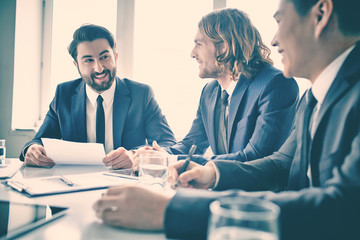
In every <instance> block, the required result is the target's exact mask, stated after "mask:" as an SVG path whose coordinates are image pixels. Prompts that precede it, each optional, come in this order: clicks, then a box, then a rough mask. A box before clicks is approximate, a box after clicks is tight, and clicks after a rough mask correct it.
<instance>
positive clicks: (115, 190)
mask: <svg viewBox="0 0 360 240" xmlns="http://www.w3.org/2000/svg"><path fill="white" fill-rule="evenodd" d="M127 187H128V186H123V185H119V186H114V187H110V188H109V189H108V190H107V191H106V193H105V195H118V194H121V193H122V192H123V191H124V189H125V188H127Z"/></svg>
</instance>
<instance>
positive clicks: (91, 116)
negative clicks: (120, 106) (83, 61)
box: [86, 81, 116, 153]
mask: <svg viewBox="0 0 360 240" xmlns="http://www.w3.org/2000/svg"><path fill="white" fill-rule="evenodd" d="M115 88H116V81H114V82H113V84H112V85H111V87H110V88H109V89H108V90H106V91H104V92H102V93H101V94H100V95H101V97H102V98H103V99H104V101H103V108H104V114H105V153H109V152H110V151H111V150H113V149H114V142H113V103H114V94H115ZM86 96H87V98H86V132H87V141H88V142H96V108H97V102H96V99H97V97H98V96H99V94H98V93H97V92H95V91H94V90H93V89H92V88H91V87H89V86H88V85H87V84H86Z"/></svg>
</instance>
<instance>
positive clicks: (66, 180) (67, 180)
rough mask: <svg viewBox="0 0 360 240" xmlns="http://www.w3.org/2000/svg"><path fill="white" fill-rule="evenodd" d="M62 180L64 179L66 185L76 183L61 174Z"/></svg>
mask: <svg viewBox="0 0 360 240" xmlns="http://www.w3.org/2000/svg"><path fill="white" fill-rule="evenodd" d="M60 180H61V181H63V182H64V183H65V184H66V185H68V186H72V185H74V183H73V182H72V181H70V180H69V179H67V178H66V177H64V176H60Z"/></svg>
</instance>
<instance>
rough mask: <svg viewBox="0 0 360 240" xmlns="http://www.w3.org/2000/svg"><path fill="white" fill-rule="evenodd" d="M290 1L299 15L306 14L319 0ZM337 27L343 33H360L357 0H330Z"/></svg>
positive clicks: (358, 4)
mask: <svg viewBox="0 0 360 240" xmlns="http://www.w3.org/2000/svg"><path fill="white" fill-rule="evenodd" d="M287 1H289V2H292V3H293V4H294V6H295V9H296V11H297V12H298V13H299V15H300V16H305V15H306V14H308V12H309V11H310V9H311V8H312V7H313V6H314V5H315V4H316V3H317V2H318V1H319V0H287ZM332 2H333V4H334V14H335V15H336V16H337V19H338V23H339V29H340V31H341V32H342V33H343V34H344V35H358V34H360V24H359V23H360V14H359V8H360V2H359V0H332Z"/></svg>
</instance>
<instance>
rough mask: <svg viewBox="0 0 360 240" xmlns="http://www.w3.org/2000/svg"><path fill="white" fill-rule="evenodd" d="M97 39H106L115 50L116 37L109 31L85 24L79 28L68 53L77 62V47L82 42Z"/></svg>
mask: <svg viewBox="0 0 360 240" xmlns="http://www.w3.org/2000/svg"><path fill="white" fill-rule="evenodd" d="M96 39H106V40H107V41H108V42H109V45H110V47H111V48H112V49H113V50H114V49H115V40H114V36H113V35H112V34H111V32H110V31H109V30H107V29H106V28H104V27H101V26H97V25H94V24H85V25H82V26H81V27H80V28H78V29H77V30H76V31H75V32H74V35H73V40H72V41H71V43H70V45H69V47H68V51H69V54H70V55H71V57H72V58H73V59H74V60H75V61H76V62H77V60H76V58H77V46H78V44H79V43H81V42H86V41H90V42H91V41H94V40H96Z"/></svg>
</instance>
